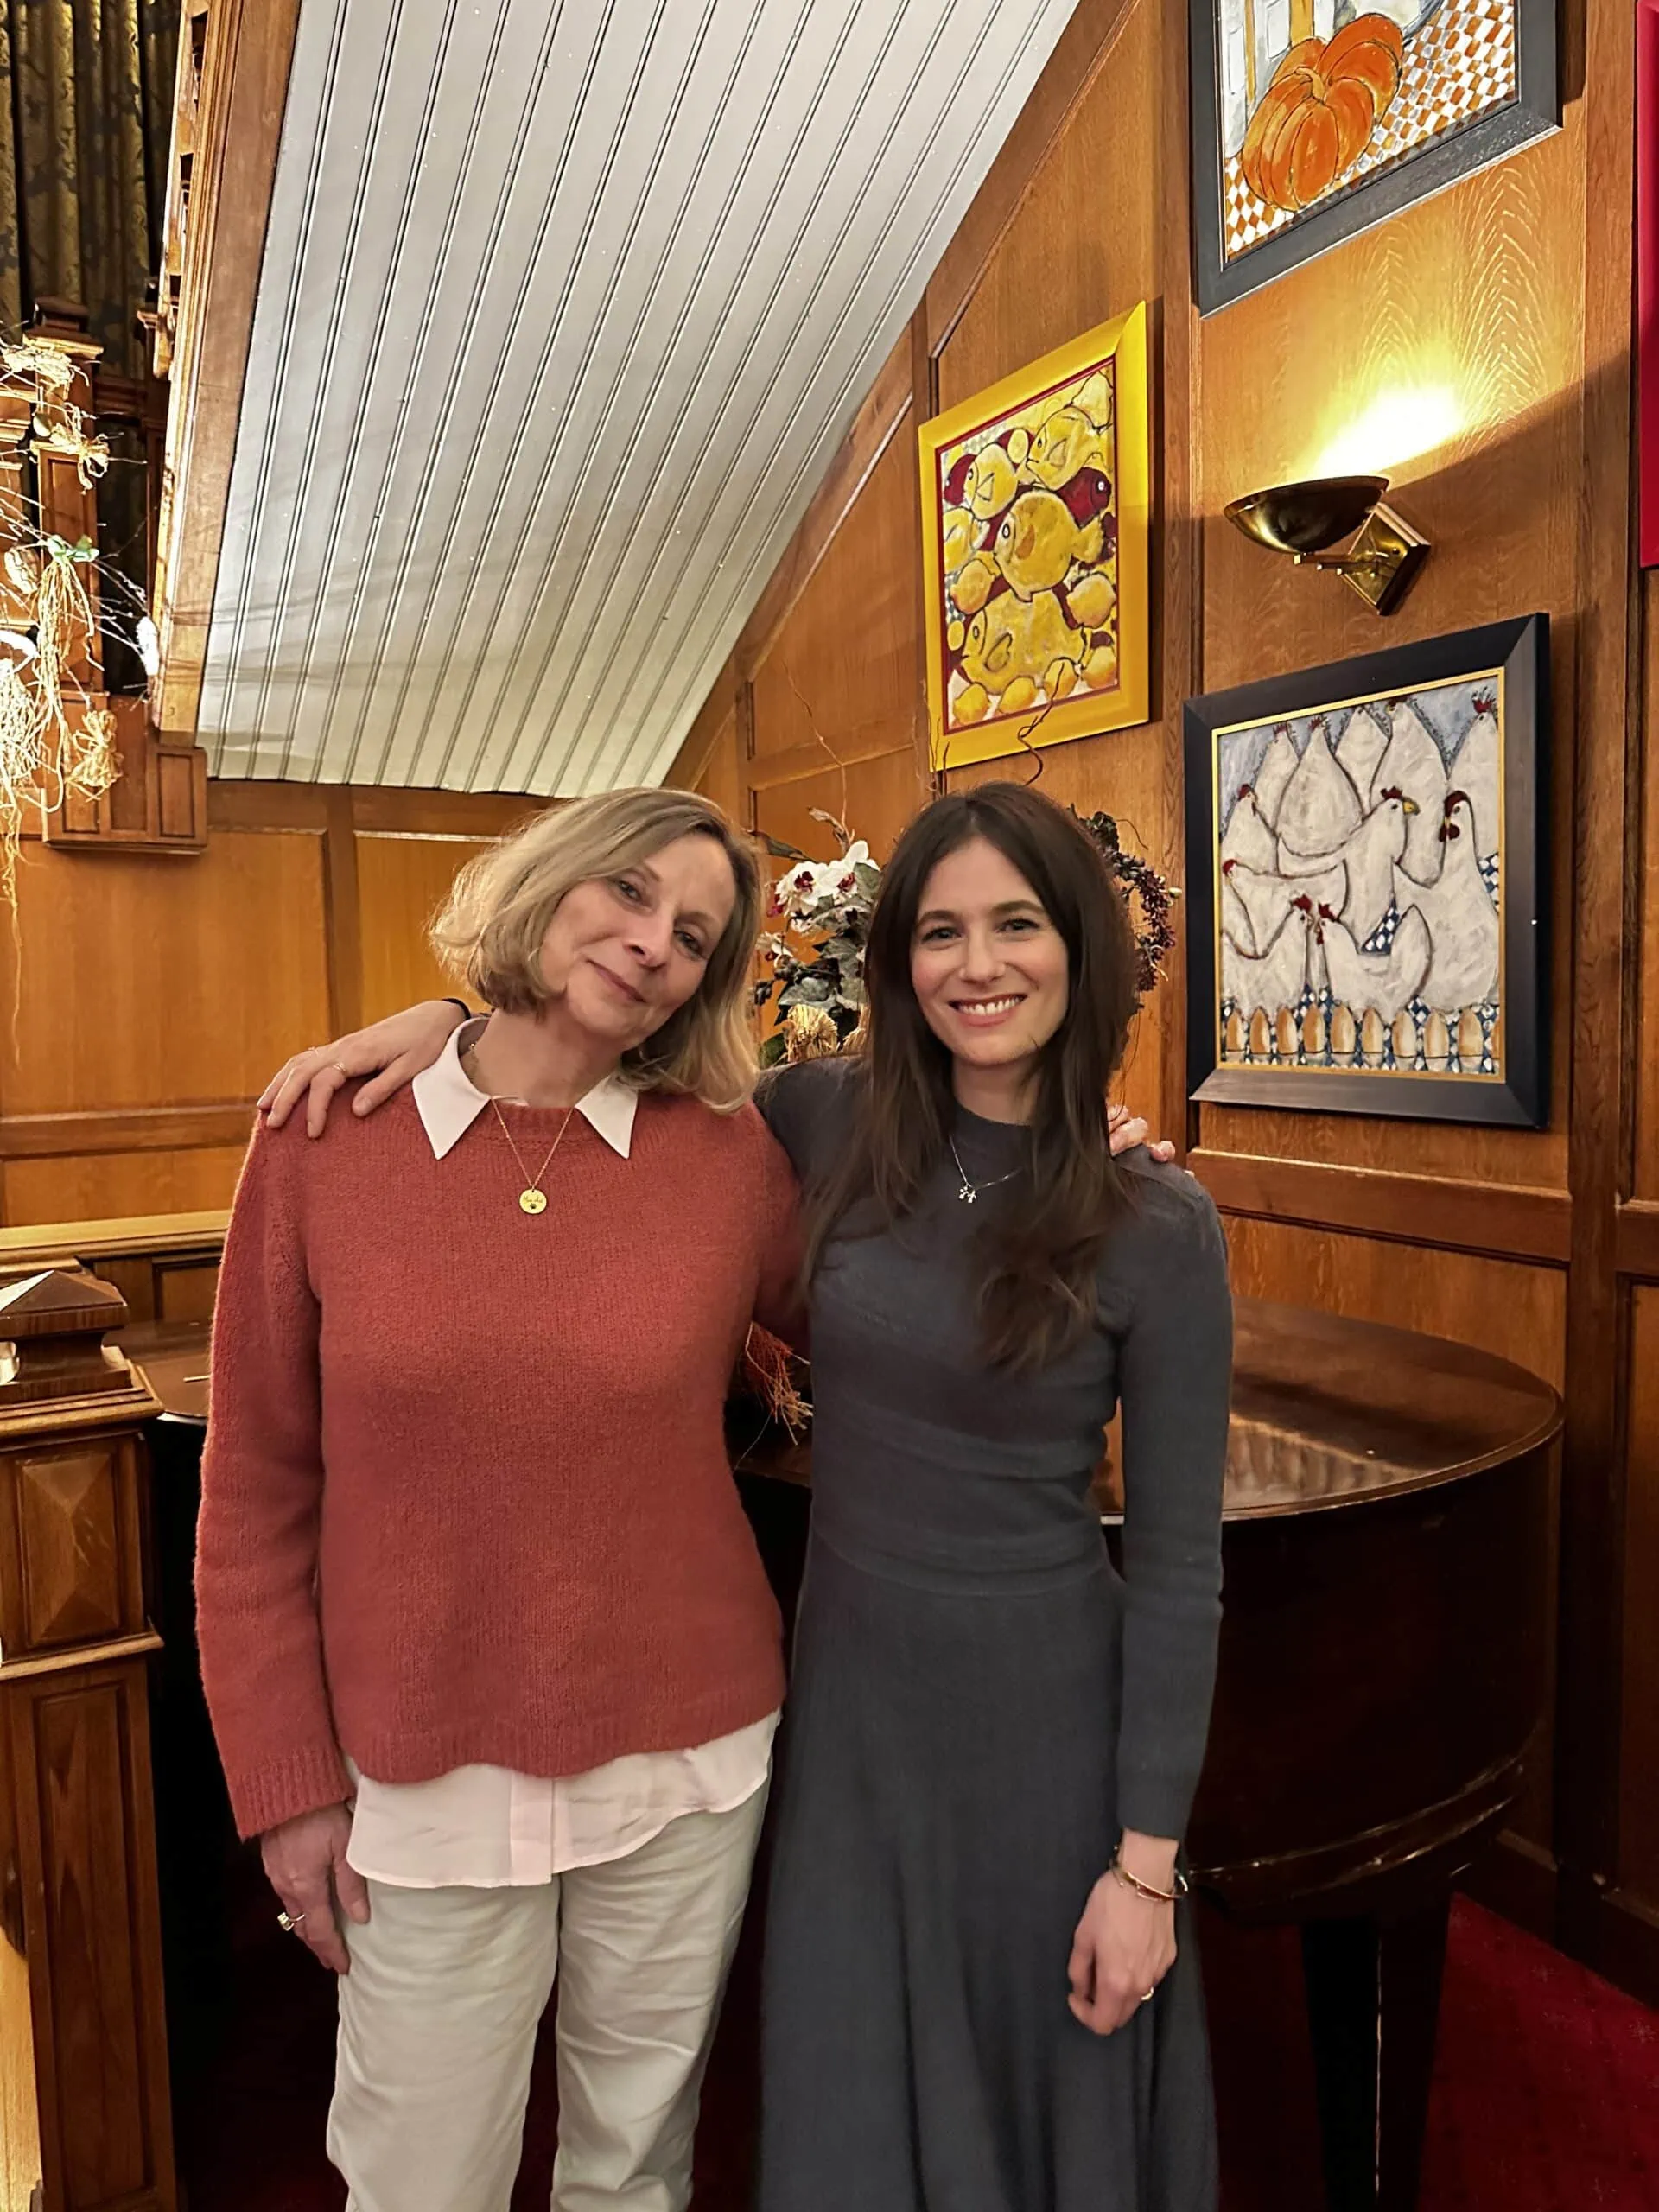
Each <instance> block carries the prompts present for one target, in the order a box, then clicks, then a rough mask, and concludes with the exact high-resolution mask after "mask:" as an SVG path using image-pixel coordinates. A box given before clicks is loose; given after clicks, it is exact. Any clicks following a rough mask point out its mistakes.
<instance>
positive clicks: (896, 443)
mask: <svg viewBox="0 0 1659 2212" xmlns="http://www.w3.org/2000/svg"><path fill="white" fill-rule="evenodd" d="M916 499H917V493H916V459H915V442H914V436H913V430H912V418H911V416H910V413H909V410H906V413H905V415H904V417H903V419H902V421H901V423H900V425H899V430H898V432H897V434H896V435H894V436H893V439H892V440H891V442H889V443H888V445H887V448H886V450H885V451H884V452H883V454H882V455H881V457H880V460H879V461H877V463H876V464H875V467H874V468H873V469H872V470H871V472H870V474H869V478H868V481H867V482H866V484H865V486H864V487H863V489H862V491H861V492H860V493H859V495H858V498H857V499H856V500H855V503H854V505H853V506H852V508H851V510H850V511H849V516H848V521H847V526H846V527H845V528H844V529H843V530H842V532H841V533H840V534H839V536H838V537H836V540H835V541H834V543H832V544H831V545H830V547H829V550H828V551H827V552H826V553H825V555H824V556H823V559H822V560H821V561H820V562H819V563H818V565H817V569H815V570H814V572H813V575H812V576H811V578H810V582H808V583H807V584H806V586H805V588H804V589H803V590H802V591H801V593H800V594H799V595H798V598H797V599H796V601H795V603H794V605H793V606H792V607H791V609H790V611H789V613H787V614H786V615H785V618H784V620H783V621H782V622H781V623H780V624H779V627H778V629H777V631H776V632H775V633H774V635H773V637H772V642H771V645H770V646H769V647H768V649H767V651H766V655H765V658H763V659H762V660H761V661H760V663H759V664H758V665H757V666H756V668H755V670H754V674H753V694H754V766H755V770H756V780H757V782H758V781H759V780H760V777H761V775H762V774H764V772H765V771H766V768H767V767H768V766H769V765H771V764H772V762H773V760H774V759H775V757H776V756H779V755H784V756H787V757H788V759H789V760H790V762H791V772H795V773H798V772H801V771H803V770H804V772H807V773H809V774H812V773H816V772H817V770H818V769H819V768H821V767H823V766H825V765H826V764H829V765H833V764H834V763H835V762H836V761H840V760H846V761H852V760H861V759H862V760H868V759H870V758H872V757H874V755H876V754H879V753H891V752H895V751H897V750H898V749H899V747H912V746H913V744H914V742H915V721H914V701H915V690H916V684H917V682H918V673H917V671H918V660H919V658H920V656H919V652H918V631H917V620H916V618H917V607H916V601H915V588H914V584H913V582H912V573H913V567H914V565H915V562H916V556H915V554H914V551H913V549H914V545H915V537H916ZM797 760H798V761H799V763H800V768H799V769H797V768H795V767H794V766H793V764H794V762H795V761H797Z"/></svg>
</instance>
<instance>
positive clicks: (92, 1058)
mask: <svg viewBox="0 0 1659 2212" xmlns="http://www.w3.org/2000/svg"><path fill="white" fill-rule="evenodd" d="M320 857H321V856H320V853H319V849H318V846H317V843H316V841H315V839H313V838H310V837H303V836H222V837H219V838H216V839H215V840H214V841H213V848H212V849H211V850H210V851H209V852H208V853H207V855H205V856H204V857H203V858H201V859H200V860H197V861H191V862H190V863H189V864H188V866H179V867H175V866H173V865H172V864H171V863H170V862H165V863H164V862H162V861H157V860H151V859H141V858H138V857H136V856H132V857H130V856H128V855H124V854H113V853H111V854H102V855H99V856H98V858H96V859H95V860H94V859H89V858H86V857H85V856H81V855H57V854H54V853H41V855H39V857H38V859H33V858H32V859H31V860H30V861H29V862H28V863H26V864H25V865H24V866H23V867H22V868H20V870H19V872H18V885H17V890H18V902H19V908H20V918H19V927H18V932H17V935H16V937H15V938H14V937H13V935H12V933H11V932H10V931H3V932H0V935H3V937H4V938H5V942H6V952H5V955H4V966H5V967H6V968H9V969H10V970H11V974H10V976H3V979H0V988H11V987H14V978H16V983H15V988H16V989H17V994H18V996H17V1020H16V1032H15V1040H14V1036H13V1034H12V1033H10V1031H9V1030H8V1028H7V1027H6V1026H5V1025H3V1024H0V1101H3V1103H4V1107H5V1115H6V1118H7V1120H8V1121H14V1120H15V1119H16V1117H18V1116H31V1115H44V1114H62V1113H75V1112H80V1111H84V1110H86V1109H88V1108H91V1109H105V1110H111V1109H116V1110H127V1109H143V1108H146V1107H159V1106H163V1105H166V1106H172V1105H177V1104H219V1103H233V1102H236V1101H238V1100H242V1099H246V1098H248V1097H250V1096H251V1095H252V1094H253V1093H254V1092H255V1091H257V1090H258V1088H259V1085H260V1084H262V1083H263V1081H264V1074H265V1073H268V1072H269V1071H270V1067H272V1066H275V1065H277V1062H278V1061H280V1060H281V1059H282V1058H283V1057H284V1056H285V1054H286V1052H288V1051H289V1050H290V1049H291V1046H289V1045H288V1044H286V1043H283V1040H284V1039H291V1038H293V1037H295V1036H296V1035H298V1036H301V1037H303V1038H314V1037H316V1036H320V1035H321V1034H322V1033H323V1030H324V1028H325V1027H326V1025H327V988H326V980H325V975H326V971H325V967H324V959H323V903H322V882H321V868H320V864H319V863H320ZM19 945H21V952H19V950H18V946H19ZM279 1043H283V1050H282V1051H281V1052H277V1057H276V1059H275V1060H273V1059H272V1058H271V1057H270V1055H271V1052H272V1051H273V1049H274V1048H275V1047H276V1046H277V1045H278V1044H279ZM256 1077H257V1080H256V1079H255V1078H256ZM143 1210H144V1209H143V1208H140V1207H136V1206H116V1207H105V1208H101V1209H100V1211H105V1212H137V1211H143ZM48 1218H57V1217H56V1216H51V1217H48Z"/></svg>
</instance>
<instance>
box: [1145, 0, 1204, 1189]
mask: <svg viewBox="0 0 1659 2212" xmlns="http://www.w3.org/2000/svg"><path fill="white" fill-rule="evenodd" d="M1188 23H1189V18H1188V16H1187V15H1186V13H1185V10H1182V9H1180V8H1179V7H1175V8H1168V9H1166V10H1165V14H1164V45H1165V52H1164V66H1163V72H1162V103H1161V106H1160V111H1159V118H1158V123H1159V159H1158V164H1157V165H1158V168H1159V169H1160V172H1161V173H1162V175H1163V177H1164V179H1165V181H1166V188H1165V193H1164V200H1163V223H1162V228H1161V232H1160V238H1159V251H1160V270H1159V289H1160V302H1159V311H1158V312H1157V313H1156V314H1155V315H1154V323H1153V345H1154V377H1153V385H1154V409H1153V416H1152V425H1153V429H1152V435H1153V454H1154V476H1153V480H1154V485H1156V486H1158V487H1159V490H1158V493H1157V495H1156V496H1155V497H1154V508H1153V547H1152V574H1153V575H1154V576H1155V577H1157V578H1159V579H1160V585H1159V588H1157V589H1156V590H1155V591H1154V609H1153V663H1152V664H1153V670H1154V677H1153V683H1154V692H1153V712H1154V715H1155V716H1156V717H1158V718H1159V719H1160V721H1161V722H1162V725H1163V728H1164V732H1165V753H1164V786H1163V829H1162V844H1161V854H1160V865H1161V866H1162V867H1163V868H1164V869H1165V871H1166V874H1169V875H1171V876H1172V877H1174V878H1177V879H1179V872H1180V868H1181V859H1180V855H1181V853H1182V848H1183V842H1184V838H1185V777H1184V771H1183V757H1184V756H1183V753H1182V749H1181V741H1180V731H1181V708H1182V703H1183V702H1184V701H1185V699H1186V698H1187V697H1188V696H1191V695H1192V694H1193V693H1195V692H1198V691H1200V690H1203V688H1204V676H1203V671H1204V533H1203V531H1202V529H1201V528H1200V526H1199V521H1198V512H1199V500H1200V498H1201V496H1202V494H1201V486H1200V482H1199V479H1198V466H1197V454H1196V444H1197V441H1196V438H1195V435H1194V429H1195V425H1196V424H1197V423H1198V420H1199V417H1200V415H1201V412H1202V404H1203V380H1202V375H1201V370H1202V363H1203V348H1202V342H1201V340H1202V332H1201V328H1200V325H1199V321H1198V305H1197V302H1196V301H1195V299H1194V297H1193V292H1192V159H1191V147H1190V141H1191V124H1190V115H1191V104H1190V100H1189V97H1188ZM1159 368H1161V370H1162V374H1161V375H1160V374H1158V369H1159ZM1178 922H1179V915H1178ZM1158 996H1159V997H1160V999H1161V1001H1162V1002H1163V1004H1164V1006H1165V1007H1168V1008H1169V1009H1171V1012H1170V1014H1166V1015H1165V1016H1163V1018H1162V1020H1161V1034H1160V1045H1161V1048H1162V1058H1161V1065H1160V1068H1159V1071H1158V1073H1159V1083H1158V1088H1159V1093H1160V1096H1159V1105H1160V1114H1159V1122H1160V1127H1161V1128H1163V1129H1165V1130H1166V1132H1167V1133H1169V1134H1170V1135H1173V1137H1175V1138H1176V1140H1177V1141H1179V1144H1180V1147H1181V1150H1182V1152H1183V1154H1185V1150H1186V1147H1187V1141H1188V1139H1189V1137H1190V1135H1191V1130H1192V1123H1193V1122H1194V1120H1195V1118H1196V1117H1195V1116H1193V1114H1192V1110H1191V1109H1190V1108H1188V1107H1186V1106H1185V1093H1186V1040H1185V1036H1184V1034H1183V1031H1184V1028H1185V1025H1184V1023H1182V1022H1181V1021H1179V1020H1175V1019H1174V1018H1173V1009H1174V1008H1176V1007H1180V1006H1183V1005H1184V1004H1185V997H1186V934H1185V931H1184V930H1183V929H1180V928H1179V926H1178V928H1177V931H1176V935H1175V943H1174V944H1173V946H1172V947H1171V949H1170V951H1169V955H1168V957H1167V958H1166V962H1165V967H1164V977H1163V982H1162V983H1161V986H1160V990H1159V993H1158Z"/></svg>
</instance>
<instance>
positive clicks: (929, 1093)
mask: <svg viewBox="0 0 1659 2212" xmlns="http://www.w3.org/2000/svg"><path fill="white" fill-rule="evenodd" d="M976 837H982V838H983V839H984V840H985V842H987V843H988V844H990V845H994V846H995V848H996V849H997V851H998V852H1000V853H1001V855H1003V857H1004V858H1005V859H1006V860H1007V861H1011V862H1012V864H1013V865H1014V867H1015V868H1018V869H1019V871H1020V874H1021V875H1022V876H1023V877H1024V878H1025V880H1026V881H1027V883H1028V884H1029V885H1030V886H1031V887H1032V889H1033V891H1034V892H1035V893H1036V894H1037V897H1038V899H1039V900H1040V902H1041V904H1042V906H1043V910H1044V912H1046V914H1047V916H1048V918H1049V919H1050V920H1051V921H1052V923H1053V925H1054V926H1055V928H1056V929H1057V930H1058V931H1059V934H1060V936H1061V938H1062V939H1063V940H1064V942H1065V949H1066V955H1067V964H1068V969H1069V974H1070V986H1071V988H1070V994H1069V998H1068V1002H1067V1006H1066V1012H1065V1019H1064V1020H1062V1021H1061V1023H1060V1026H1059V1027H1058V1029H1057V1030H1056V1031H1055V1033H1054V1034H1053V1036H1052V1037H1051V1038H1050V1039H1049V1040H1048V1042H1047V1044H1046V1045H1045V1046H1043V1048H1042V1050H1041V1052H1040V1053H1039V1056H1038V1062H1037V1071H1036V1087H1035V1097H1034V1100H1033V1114H1032V1119H1031V1124H1030V1141H1031V1183H1032V1188H1031V1192H1030V1196H1029V1199H1028V1201H1024V1200H1022V1203H1020V1205H1009V1206H998V1207H996V1208H995V1209H993V1210H991V1218H990V1219H988V1222H987V1224H986V1227H985V1229H984V1230H983V1231H982V1233H981V1235H980V1236H979V1237H978V1239H977V1240H976V1243H977V1249H978V1252H979V1255H980V1261H981V1268H982V1272H981V1275H980V1281H979V1282H978V1285H977V1298H976V1305H977V1311H978V1314H979V1319H980V1323H981V1327H982V1338H983V1349H984V1352H985V1356H986V1357H987V1358H988V1360H990V1361H991V1362H993V1363H996V1364H1000V1365H1004V1366H1007V1367H1010V1368H1019V1369H1031V1368H1037V1367H1042V1366H1046V1365H1047V1364H1048V1363H1050V1362H1051V1361H1052V1360H1053V1359H1055V1358H1057V1357H1058V1356H1059V1355H1060V1354H1061V1353H1063V1352H1064V1351H1066V1350H1068V1349H1069V1348H1070V1346H1071V1345H1072V1344H1075V1343H1077V1340H1078V1339H1079V1338H1081V1337H1082V1336H1083V1335H1084V1333H1085V1332H1086V1331H1087V1329H1088V1328H1089V1326H1090V1323H1091V1322H1092V1320H1093V1318H1094V1314H1095V1311H1096V1306H1095V1297H1094V1281H1095V1273H1096V1268H1097V1267H1098V1265H1099V1262H1100V1255H1101V1252H1102V1249H1103V1246H1104V1243H1105V1240H1106V1237H1107V1235H1108V1233H1109V1230H1110V1228H1111V1225H1112V1223H1113V1221H1114V1219H1115V1218H1116V1216H1117V1215H1118V1214H1119V1213H1120V1212H1121V1211H1122V1208H1123V1205H1124V1204H1125V1198H1124V1193H1123V1186H1122V1182H1121V1180H1120V1179H1119V1176H1118V1173H1117V1170H1116V1167H1115V1166H1114V1165H1113V1161H1112V1155H1111V1147H1110V1144H1109V1139H1108V1131H1107V1127H1106V1103H1107V1089H1108V1086H1109V1084H1110V1081H1111V1078H1112V1077H1113V1075H1114V1074H1115V1073H1116V1070H1117V1066H1118V1064H1119V1062H1120V1061H1121V1060H1122V1057H1123V1047H1124V1044H1125V1041H1126V1039H1127V1038H1128V1027H1129V1023H1130V1021H1131V1020H1132V1019H1133V1017H1134V1014H1135V973H1136V963H1135V938H1134V933H1133V931H1132V929H1131V927H1130V923H1129V916H1128V908H1127V906H1125V904H1124V900H1123V898H1122V893H1120V892H1119V891H1118V889H1117V887H1116V885H1115V884H1114V883H1113V882H1112V880H1111V878H1110V877H1109V875H1108V874H1107V872H1106V868H1105V866H1104V864H1103V861H1102V859H1101V856H1100V854H1099V852H1098V851H1097V849H1096V847H1095V846H1094V844H1093V843H1092V842H1090V837H1089V835H1088V832H1087V831H1086V830H1085V829H1084V827H1083V825H1082V823H1080V822H1078V820H1077V817H1076V816H1075V815H1072V814H1070V813H1068V812H1067V811H1066V810H1065V808H1063V807H1059V806H1056V805H1055V804H1053V803H1052V801H1051V800H1049V799H1046V798H1041V797H1040V796H1039V794H1038V793H1037V792H1035V791H1029V790H1027V788H1026V786H1025V785H1022V784H1011V783H995V784H982V785H980V786H979V787H978V789H977V790H975V791H961V792H951V793H950V794H949V795H948V796H947V797H945V798H938V799H935V800H934V802H933V804H931V806H928V807H925V808H924V810H922V812H921V813H920V814H918V816H917V817H916V818H915V820H914V821H913V822H912V823H911V825H910V827H909V828H908V829H906V831H905V833H904V836H902V837H901V838H900V839H899V844H898V848H897V849H896V850H895V852H894V853H893V858H892V860H891V861H889V863H888V865H887V868H886V869H885V870H884V871H883V874H882V877H881V887H880V892H879V893H878V894H877V897H876V901H875V906H874V912H873V913H872V915H871V917H870V929H869V938H868V948H867V950H866V953H865V962H864V983H865V989H866V993H867V995H868V1001H869V1009H868V1029H867V1036H866V1040H865V1049H864V1052H863V1053H862V1055H861V1062H860V1065H859V1066H858V1069H857V1071H856V1074H855V1077H854V1078H853V1080H854V1081H855V1084H856V1085H857V1090H858V1098H857V1110H856V1113H855V1122H854V1129H853V1135H852V1141H851V1143H850V1145H849V1147H848V1149H847V1151H846V1153H845V1154H844V1155H843V1157H842V1160H840V1161H839V1162H838V1163H837V1164H836V1166H835V1167H833V1168H832V1169H831V1171H830V1173H829V1175H828V1177H827V1178H826V1179H824V1180H823V1182H822V1183H821V1184H817V1185H815V1186H814V1187H813V1188H812V1190H811V1191H810V1196H809V1209H808V1260H807V1265H808V1268H809V1269H810V1268H813V1267H815V1266H816V1265H817V1262H818V1259H819V1257H820V1256H821V1255H822V1253H823V1247H824V1244H825V1242H826V1240H827V1239H828V1237H829V1234H830V1232H831V1231H832V1230H834V1229H835V1228H836V1225H837V1224H842V1225H844V1227H845V1228H846V1229H847V1230H849V1231H850V1232H851V1233H855V1234H858V1233H867V1234H874V1233H876V1232H878V1231H880V1230H882V1229H886V1228H890V1227H892V1226H893V1225H894V1224H896V1223H898V1222H899V1221H901V1220H903V1219H904V1217H906V1215H908V1214H910V1213H911V1212H912V1211H914V1209H915V1207H916V1205H917V1204H918V1200H919V1198H920V1197H921V1193H922V1191H923V1188H924V1186H925V1184H926V1182H927V1179H928V1178H929V1176H930V1175H931V1173H932V1172H933V1170H934V1169H935V1168H936V1167H937V1166H938V1163H939V1160H941V1159H942V1157H943V1156H944V1150H945V1147H946V1143H947V1141H948V1138H949V1135H950V1128H951V1123H952V1119H953V1116H954V1114H955V1111H956V1107H955V1098H954V1093H953V1090H952V1087H951V1077H950V1052H948V1051H947V1050H946V1048H945V1046H944V1045H943V1044H941V1043H940V1041H939V1039H938V1038H937V1037H936V1036H935V1035H934V1034H933V1032H932V1031H931V1029H930V1028H929V1027H928V1025H927V1020H926V1017H925V1015H924V1014H923V1012H922V1009H921V1007H920V1005H919V1004H918V1001H917V997H916V994H915V990H914V988H912V983H911V978H910V963H911V950H912V944H913V942H914V939H915V935H916V920H917V916H918V913H919V912H921V906H922V898H923V894H924V893H925V889H926V887H927V883H928V880H929V878H930V877H931V875H932V873H933V871H934V869H935V868H937V867H938V865H939V863H940V861H943V860H944V859H945V858H947V857H948V855H950V854H951V853H954V852H956V851H957V850H958V849H959V848H960V847H962V846H963V845H965V844H967V843H968V842H969V841H970V840H971V839H973V838H976Z"/></svg>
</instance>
